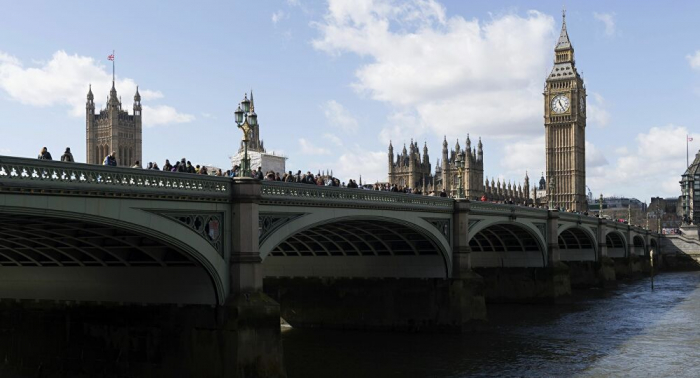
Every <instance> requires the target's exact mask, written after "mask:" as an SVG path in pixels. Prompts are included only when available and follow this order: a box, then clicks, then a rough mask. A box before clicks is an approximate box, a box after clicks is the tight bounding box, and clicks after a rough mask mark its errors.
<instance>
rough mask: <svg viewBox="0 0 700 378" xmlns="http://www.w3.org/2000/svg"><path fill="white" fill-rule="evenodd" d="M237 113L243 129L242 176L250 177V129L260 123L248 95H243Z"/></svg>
mask: <svg viewBox="0 0 700 378" xmlns="http://www.w3.org/2000/svg"><path fill="white" fill-rule="evenodd" d="M234 114H235V115H236V125H238V128H239V129H241V131H243V138H242V140H243V151H244V152H243V160H242V161H241V177H250V158H248V142H249V141H250V131H251V129H252V128H253V127H254V126H255V125H257V124H258V115H257V114H255V111H251V110H250V100H248V95H247V94H246V95H244V96H243V101H241V103H240V104H238V109H236V111H235V112H234Z"/></svg>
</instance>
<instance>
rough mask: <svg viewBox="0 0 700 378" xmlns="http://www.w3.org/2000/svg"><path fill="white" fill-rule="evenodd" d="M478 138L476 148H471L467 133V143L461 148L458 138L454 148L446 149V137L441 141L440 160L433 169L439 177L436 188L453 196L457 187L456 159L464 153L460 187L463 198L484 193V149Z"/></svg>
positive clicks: (477, 196) (474, 196) (476, 196)
mask: <svg viewBox="0 0 700 378" xmlns="http://www.w3.org/2000/svg"><path fill="white" fill-rule="evenodd" d="M483 147H484V146H483V145H482V144H481V138H479V144H478V150H477V148H476V147H475V148H472V142H471V139H469V135H467V145H466V146H465V148H464V149H462V148H461V147H460V145H459V140H457V143H455V148H454V149H452V150H449V151H448V149H447V138H445V139H443V141H442V160H441V162H440V163H441V164H438V166H437V167H436V170H435V176H436V177H438V178H439V180H438V185H437V190H441V189H445V191H446V192H447V193H448V194H450V195H452V196H455V195H457V187H458V182H457V180H458V171H459V169H458V168H457V161H458V160H460V159H461V157H460V155H461V154H464V171H463V172H462V187H463V188H464V196H465V198H479V197H481V196H482V195H483V194H484V150H483Z"/></svg>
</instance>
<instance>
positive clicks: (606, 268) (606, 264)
mask: <svg viewBox="0 0 700 378" xmlns="http://www.w3.org/2000/svg"><path fill="white" fill-rule="evenodd" d="M597 267H598V279H599V281H600V283H601V286H602V287H610V286H615V283H616V279H617V276H616V275H615V261H613V259H611V258H610V257H607V256H602V257H601V258H600V261H599V262H598V264H597Z"/></svg>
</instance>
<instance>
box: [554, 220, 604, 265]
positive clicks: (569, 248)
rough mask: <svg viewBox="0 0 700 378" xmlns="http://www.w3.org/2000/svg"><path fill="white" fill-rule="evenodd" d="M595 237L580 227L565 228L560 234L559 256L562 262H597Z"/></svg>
mask: <svg viewBox="0 0 700 378" xmlns="http://www.w3.org/2000/svg"><path fill="white" fill-rule="evenodd" d="M594 240H595V239H594V237H593V235H592V234H591V233H590V231H589V230H586V229H584V228H580V227H570V228H565V229H563V230H561V231H560V232H559V237H558V241H559V254H560V257H561V260H562V261H596V260H597V254H596V249H595V242H594Z"/></svg>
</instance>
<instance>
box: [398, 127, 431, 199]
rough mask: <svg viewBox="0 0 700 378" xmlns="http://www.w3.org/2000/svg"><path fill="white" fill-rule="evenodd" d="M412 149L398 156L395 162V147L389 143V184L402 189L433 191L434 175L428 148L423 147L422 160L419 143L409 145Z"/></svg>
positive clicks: (404, 147)
mask: <svg viewBox="0 0 700 378" xmlns="http://www.w3.org/2000/svg"><path fill="white" fill-rule="evenodd" d="M409 145H410V148H409V149H408V150H406V146H405V145H404V146H403V151H401V153H400V154H396V160H394V146H393V145H392V144H391V142H389V183H391V184H396V185H398V186H402V187H409V188H417V189H420V190H421V191H423V192H424V193H425V192H428V191H430V190H433V174H432V173H431V170H432V169H431V165H430V156H429V155H428V146H427V145H425V144H424V145H423V156H422V158H421V154H420V150H419V149H418V142H415V143H414V142H413V140H411V143H410V144H409Z"/></svg>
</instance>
